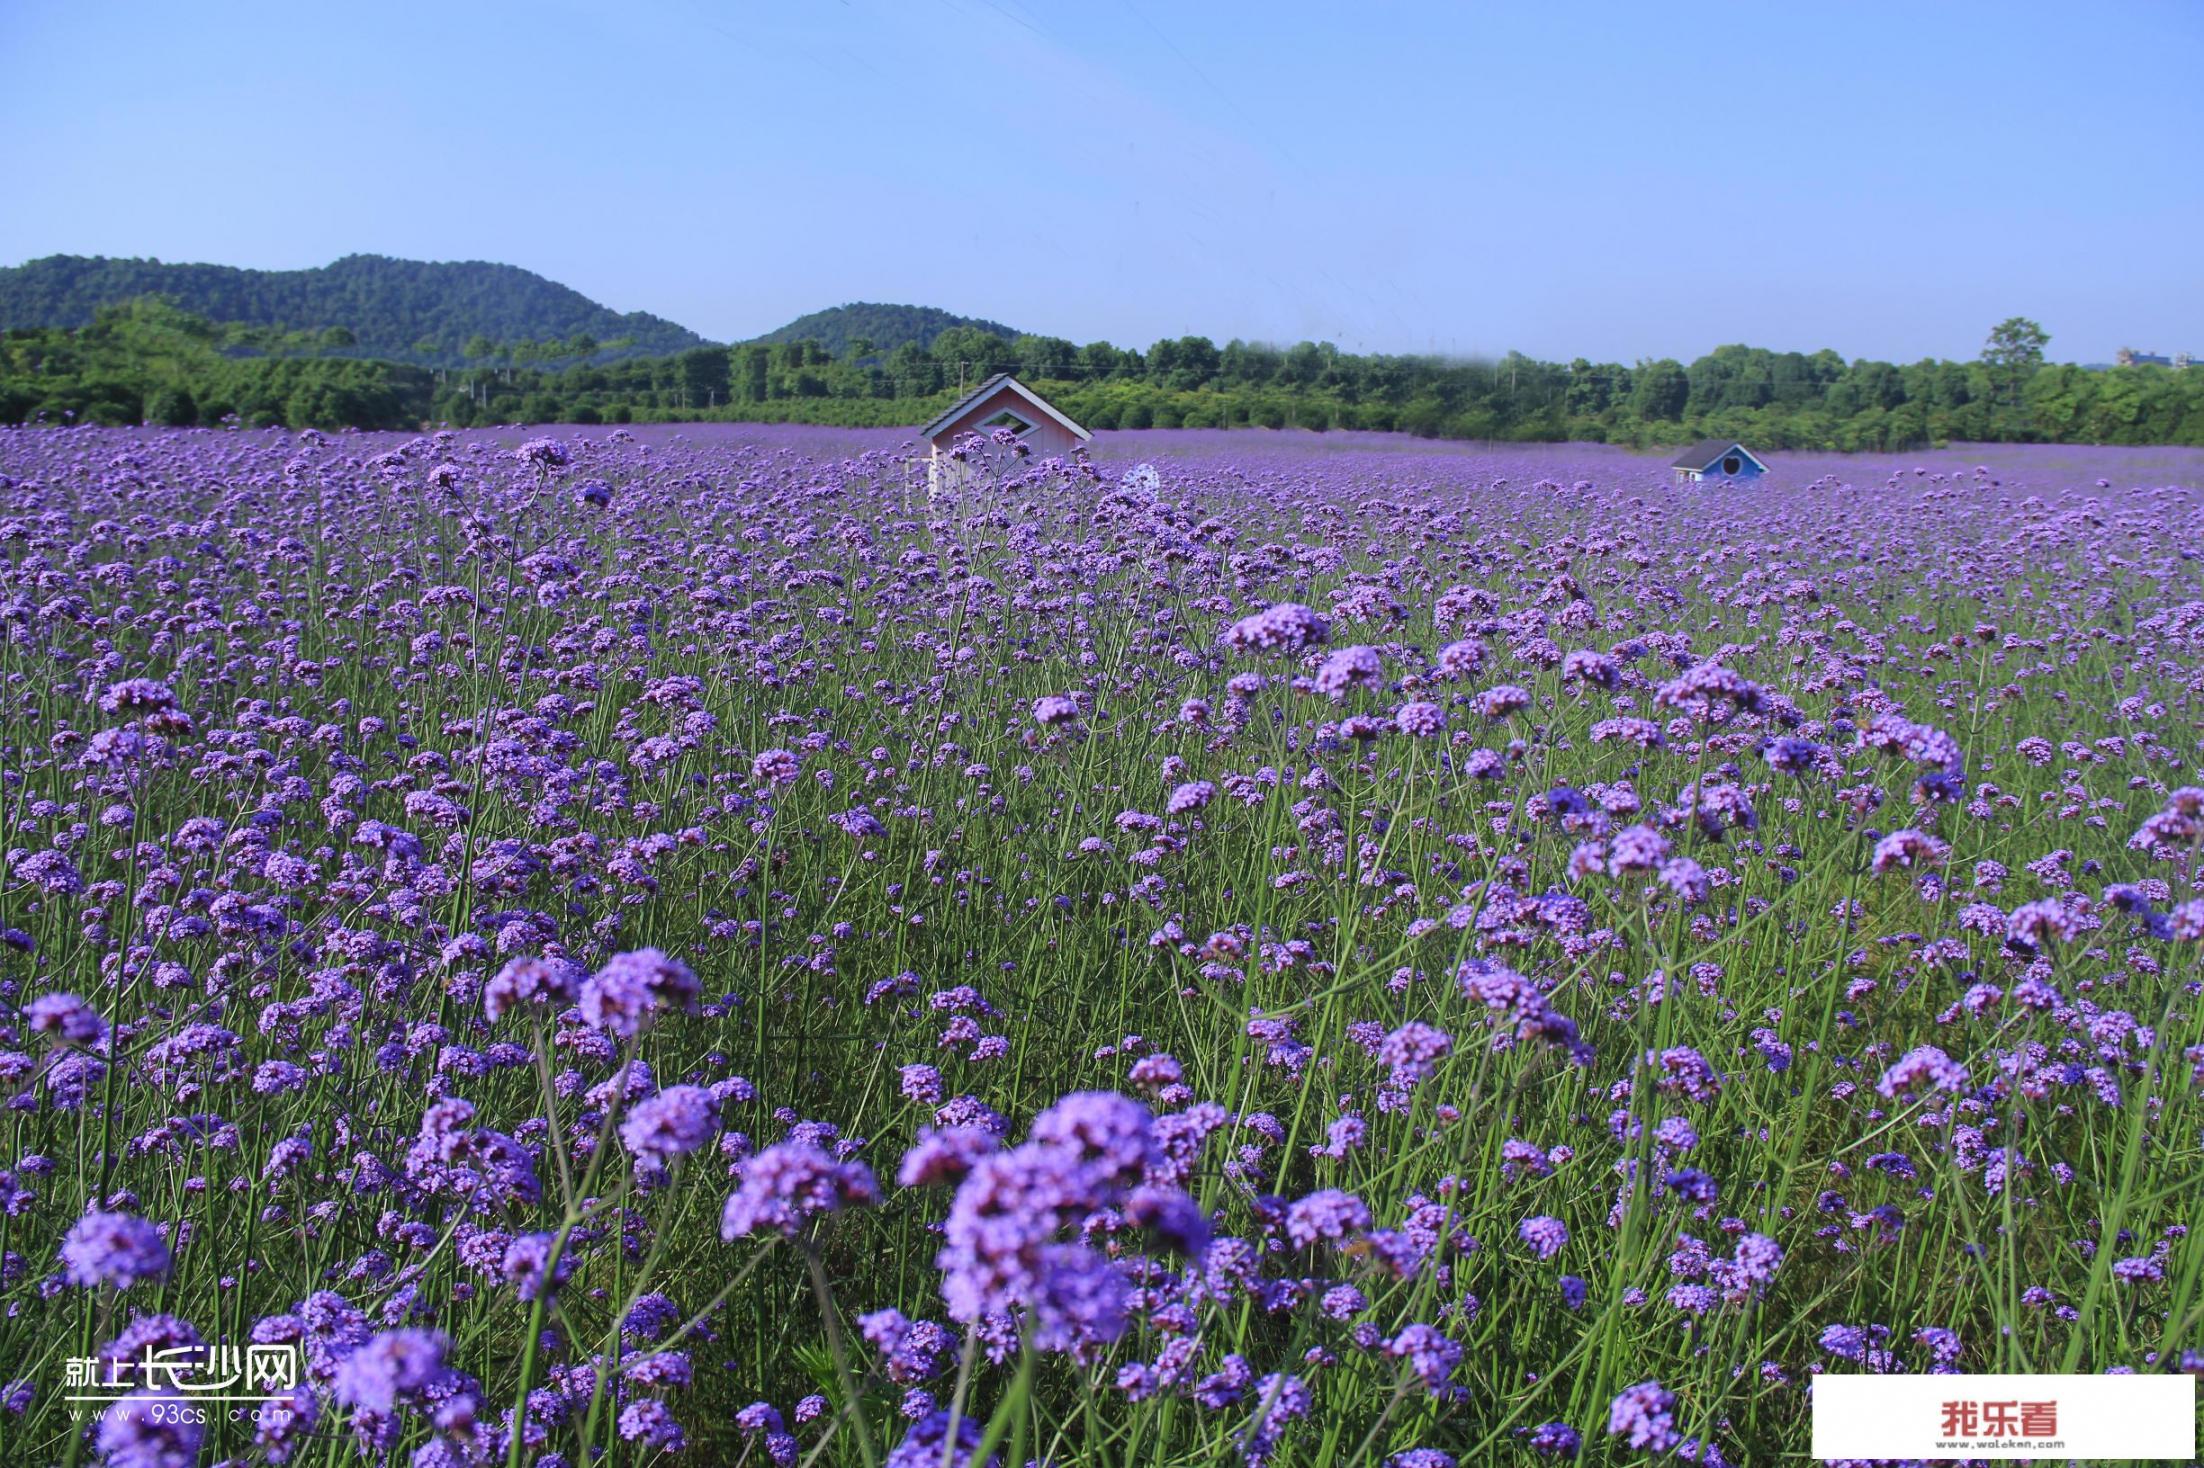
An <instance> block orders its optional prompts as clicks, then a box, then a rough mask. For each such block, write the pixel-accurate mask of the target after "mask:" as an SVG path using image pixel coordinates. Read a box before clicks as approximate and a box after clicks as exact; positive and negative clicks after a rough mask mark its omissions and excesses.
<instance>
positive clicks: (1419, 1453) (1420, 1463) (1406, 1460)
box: [1385, 1448, 1454, 1468]
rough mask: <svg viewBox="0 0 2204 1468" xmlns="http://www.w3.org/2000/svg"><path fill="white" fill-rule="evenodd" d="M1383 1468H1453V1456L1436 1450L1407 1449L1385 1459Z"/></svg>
mask: <svg viewBox="0 0 2204 1468" xmlns="http://www.w3.org/2000/svg"><path fill="white" fill-rule="evenodd" d="M1385 1468H1454V1455H1453V1454H1452V1453H1448V1452H1442V1451H1441V1450H1440V1449H1438V1448H1409V1449H1406V1450H1405V1451H1402V1452H1398V1453H1395V1454H1393V1456H1392V1457H1390V1458H1387V1459H1386V1460H1385Z"/></svg>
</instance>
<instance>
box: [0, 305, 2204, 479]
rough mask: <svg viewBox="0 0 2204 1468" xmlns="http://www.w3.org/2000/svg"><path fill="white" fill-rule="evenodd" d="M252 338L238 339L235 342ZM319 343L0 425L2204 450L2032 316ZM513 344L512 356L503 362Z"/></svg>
mask: <svg viewBox="0 0 2204 1468" xmlns="http://www.w3.org/2000/svg"><path fill="white" fill-rule="evenodd" d="M256 330H257V333H258V334H256ZM333 340H334V339H332V338H330V337H329V336H328V334H327V333H322V334H318V335H317V334H315V333H296V332H293V333H285V334H282V335H280V336H277V337H274V338H271V337H270V336H269V335H268V334H267V332H266V331H265V330H261V329H254V328H240V327H236V326H224V325H217V324H213V323H210V322H207V321H204V320H201V319H199V318H197V317H194V316H191V315H188V314H186V313H184V312H181V311H179V310H177V309H176V308H175V307H173V306H171V305H168V304H166V303H165V302H162V301H158V300H142V301H137V302H132V303H130V304H128V305H126V306H122V307H115V308H110V309H107V310H105V311H103V312H101V313H100V315H99V317H98V319H97V320H95V321H94V322H93V324H92V325H90V326H88V327H83V328H79V329H73V330H71V329H54V328H47V329H38V330H17V331H10V332H8V333H6V335H5V337H4V338H0V422H9V423H19V422H25V421H36V420H40V419H43V420H45V421H60V420H62V419H64V418H71V417H73V418H75V419H90V420H93V421H98V422H103V423H137V422H160V423H177V424H185V423H205V424H214V423H221V422H224V421H228V420H231V419H234V420H236V421H239V422H242V423H245V424H248V425H263V424H271V423H287V424H292V425H294V426H315V427H340V426H345V425H347V424H351V425H357V426H360V427H376V428H388V427H410V426H415V425H418V424H422V423H450V424H453V425H456V426H462V427H465V426H475V425H482V424H493V423H514V422H540V423H550V422H569V423H601V422H621V423H624V422H648V421H698V420H723V421H761V422H809V423H826V424H839V425H844V426H878V427H888V426H898V425H910V424H918V423H923V422H924V421H926V420H927V419H928V418H930V417H932V416H933V415H934V414H936V413H938V412H939V411H941V410H942V409H943V408H945V407H946V406H948V404H950V403H951V402H953V401H955V399H956V398H957V396H958V394H959V393H960V392H962V391H964V390H966V389H968V388H970V387H971V386H973V385H975V384H977V383H978V382H980V381H981V380H983V379H984V378H985V377H986V376H988V375H989V374H991V373H994V372H999V371H1009V372H1015V373H1017V374H1018V375H1019V376H1020V377H1021V378H1023V379H1024V380H1025V381H1027V382H1028V383H1030V384H1032V385H1034V386H1036V387H1037V388H1039V389H1040V390H1042V391H1044V392H1046V393H1047V394H1048V395H1049V396H1050V397H1051V398H1052V399H1053V400H1054V401H1056V402H1057V403H1058V404H1059V405H1060V406H1061V407H1062V408H1063V409H1064V410H1065V411H1066V412H1067V413H1070V414H1071V415H1072V416H1073V417H1075V418H1077V419H1079V420H1080V421H1081V422H1082V423H1085V424H1086V425H1087V426H1088V427H1090V428H1097V429H1108V428H1148V427H1157V428H1180V427H1185V428H1204V427H1240V426H1258V427H1270V428H1284V427H1298V428H1308V429H1317V430H1328V429H1368V430H1379V431H1386V432H1399V433H1411V434H1416V435H1420V436H1423V437H1432V438H1457V439H1491V440H1511V441H1540V440H1544V441H1556V440H1564V439H1579V440H1592V441H1605V442H1611V443H1623V444H1632V445H1638V446H1652V445H1658V444H1666V443H1674V442H1678V441H1681V440H1684V439H1689V438H1694V437H1700V436H1721V437H1734V438H1738V439H1741V440H1743V441H1745V442H1747V443H1749V444H1752V445H1754V446H1756V447H1762V448H1769V449H1841V450H1863V449H1897V448H1905V447H1911V446H1915V445H1920V444H1927V443H1936V442H1947V441H1951V440H2007V441H2049V442H2087V443H2115V444H2140V443H2164V444H2196V445H2204V369H2190V370H2181V369H2176V368H2170V367H2160V366H2136V367H2115V368H2111V369H2109V370H2102V371H2092V370H2086V369H2083V368H2079V367H2073V366H2066V365H2057V364H2049V363H2046V362H2045V361H2044V360H2043V350H2044V347H2045V346H2046V345H2047V343H2048V337H2047V336H2045V334H2044V333H2043V330H2042V328H2041V327H2039V326H2037V325H2036V324H2035V323H2033V322H2030V321H2026V320H2024V319H2022V318H2014V319H2013V320H2011V321H2008V322H2005V323H2003V324H2001V325H2000V326H1999V327H1998V328H1997V329H1996V330H1995V331H1994V332H1993V333H1992V334H1991V337H1990V339H1989V341H1988V342H1987V343H1986V344H1985V346H1984V349H1983V352H1982V354H1981V355H1980V356H1979V357H1977V358H1975V359H1973V360H1969V361H1963V362H1960V361H1942V360H1934V359H1929V360H1923V361H1919V362H1914V363H1910V364H1902V365H1901V364H1897V363H1891V362H1879V361H1874V360H1870V359H1864V358H1863V359H1858V360H1853V361H1846V360H1845V359H1844V358H1842V357H1840V356H1838V355H1837V354H1836V353H1835V352H1830V351H1821V352H1815V353H1811V354H1808V353H1801V352H1774V351H1769V350H1766V349H1764V348H1759V347H1748V346H1725V347H1719V348H1717V349H1716V350H1714V351H1712V352H1710V353H1708V354H1707V355H1705V356H1703V357H1700V358H1699V359H1697V360H1696V361H1693V362H1689V363H1685V362H1680V361H1677V360H1674V359H1670V358H1662V359H1657V360H1651V361H1640V362H1637V363H1632V364H1627V365H1626V364H1622V363H1614V362H1604V363H1601V362H1591V361H1587V360H1585V359H1583V358H1578V359H1576V360H1574V361H1571V362H1565V363H1563V362H1547V361H1541V360H1538V359H1536V358H1532V357H1527V356H1523V355H1521V354H1519V353H1511V354H1509V355H1508V356H1506V357H1502V358H1498V359H1488V360H1473V361H1464V360H1459V359H1446V358H1438V357H1425V356H1405V355H1404V356H1392V355H1357V354H1352V353H1346V352H1342V351H1340V350H1339V349H1338V348H1336V347H1334V346H1332V345H1330V344H1328V343H1321V342H1300V343H1296V344H1295V345H1293V346H1290V347H1276V346H1268V345H1263V344H1259V343H1251V342H1244V341H1232V342H1228V343H1226V344H1225V345H1223V346H1221V347H1220V346H1218V345H1216V344H1215V343H1214V342H1212V341H1210V340H1209V339H1207V338H1205V337H1194V336H1188V337H1179V338H1175V339H1171V340H1166V341H1160V342H1156V343H1154V344H1153V345H1151V346H1150V347H1148V348H1147V349H1146V350H1145V351H1138V350H1133V349H1129V348H1123V347H1118V346H1115V345H1112V344H1111V343H1109V342H1089V343H1087V344H1085V345H1078V344H1075V343H1073V342H1070V341H1066V340H1064V339H1062V338H1058V337H1046V336H1032V335H1016V336H1010V337H1004V336H1002V335H1000V334H998V333H995V332H991V331H987V330H984V329H981V328H977V327H971V326H958V327H952V328H950V329H948V330H945V331H943V332H941V333H940V334H939V335H938V336H936V337H935V338H934V340H933V341H932V343H931V344H930V345H927V346H924V347H921V346H920V345H918V344H917V343H915V342H908V343H905V344H904V345H901V346H898V347H897V348H895V349H894V350H893V351H889V352H878V351H875V350H874V349H873V345H872V343H871V342H869V341H867V340H865V339H864V338H861V337H860V338H855V339H853V340H851V341H850V342H848V343H847V345H846V347H845V349H844V350H843V351H842V352H840V353H835V352H832V351H830V350H829V349H828V348H827V347H826V346H824V345H823V344H821V343H819V342H816V341H809V340H803V341H791V342H771V343H766V342H754V343H744V344H740V345H737V346H733V347H718V346H705V347H695V348H691V349H689V350H687V351H682V352H676V353H672V354H669V355H663V356H648V357H629V358H625V359H620V360H615V361H597V360H590V359H589V353H588V351H587V350H586V348H587V347H588V346H589V345H591V342H590V341H589V339H587V338H586V337H585V338H584V339H583V340H580V341H568V342H554V343H521V344H511V345H500V344H498V343H494V342H491V341H489V340H488V339H487V338H482V339H479V340H476V341H472V342H469V343H467V344H465V347H464V349H463V360H464V362H465V364H466V365H463V366H460V367H437V368H426V367H417V366H410V365H405V364H399V363H390V362H380V361H372V360H363V359H360V358H357V357H352V356H345V355H333V353H340V352H342V351H344V350H345V349H344V348H343V347H342V346H341V345H335V344H332V342H333ZM523 348H525V350H524V349H523Z"/></svg>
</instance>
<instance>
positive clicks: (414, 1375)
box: [331, 1327, 451, 1412]
mask: <svg viewBox="0 0 2204 1468" xmlns="http://www.w3.org/2000/svg"><path fill="white" fill-rule="evenodd" d="M450 1349H451V1340H450V1338H449V1337H447V1336H446V1335H445V1334H444V1333H443V1332H442V1331H439V1330H426V1329H422V1328H419V1327H407V1328H405V1329H401V1330H386V1331H381V1332H378V1333H377V1334H376V1335H374V1336H371V1337H370V1338H369V1339H368V1341H367V1343H366V1344H365V1345H362V1346H361V1347H360V1348H359V1349H358V1350H356V1351H354V1352H352V1354H350V1355H349V1356H346V1357H345V1358H344V1360H343V1361H341V1362H340V1363H338V1366H337V1375H336V1380H335V1381H334V1382H333V1383H331V1390H332V1391H334V1392H335V1394H336V1397H337V1400H338V1401H340V1402H343V1403H344V1404H345V1405H346V1406H348V1407H353V1408H357V1409H360V1410H364V1411H369V1412H389V1411H390V1410H391V1409H392V1408H393V1407H395V1406H396V1405H397V1403H398V1401H399V1399H400V1398H402V1397H411V1396H413V1395H414V1394H415V1393H417V1392H419V1391H421V1390H422V1389H423V1388H424V1387H427V1386H429V1385H431V1384H432V1383H434V1382H435V1381H436V1380H438V1379H439V1378H440V1377H442V1376H443V1374H444V1370H445V1367H444V1358H445V1355H446V1354H447V1353H448V1352H449V1351H450Z"/></svg>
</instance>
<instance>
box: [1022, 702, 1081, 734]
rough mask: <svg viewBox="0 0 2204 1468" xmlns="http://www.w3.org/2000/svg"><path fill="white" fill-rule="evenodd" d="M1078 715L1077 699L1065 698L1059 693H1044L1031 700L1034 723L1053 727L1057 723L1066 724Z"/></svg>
mask: <svg viewBox="0 0 2204 1468" xmlns="http://www.w3.org/2000/svg"><path fill="white" fill-rule="evenodd" d="M1078 717H1079V704H1078V702H1077V700H1075V699H1070V698H1066V697H1065V696H1064V695H1063V694H1061V693H1050V694H1045V695H1043V696H1042V697H1040V698H1037V699H1035V700H1034V701H1033V722H1034V723H1036V724H1041V725H1044V726H1046V727H1049V728H1054V727H1055V726H1056V725H1058V724H1068V723H1070V722H1071V721H1072V720H1074V719H1076V718H1078Z"/></svg>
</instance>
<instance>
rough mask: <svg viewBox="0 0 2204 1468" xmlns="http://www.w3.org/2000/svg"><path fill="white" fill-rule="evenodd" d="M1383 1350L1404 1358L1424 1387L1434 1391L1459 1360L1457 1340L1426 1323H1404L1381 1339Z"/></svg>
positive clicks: (1460, 1354) (1459, 1350)
mask: <svg viewBox="0 0 2204 1468" xmlns="http://www.w3.org/2000/svg"><path fill="white" fill-rule="evenodd" d="M1385 1354H1386V1355H1388V1356H1392V1357H1395V1358H1397V1359H1400V1360H1404V1361H1406V1362H1407V1363H1408V1365H1409V1368H1410V1369H1411V1370H1413V1371H1414V1372H1415V1373H1416V1375H1417V1376H1418V1377H1419V1378H1421V1380H1422V1381H1423V1386H1424V1390H1425V1391H1428V1392H1430V1393H1432V1394H1433V1395H1437V1394H1439V1393H1440V1392H1442V1391H1444V1390H1445V1387H1446V1379H1447V1377H1449V1376H1451V1375H1452V1374H1453V1372H1454V1368H1455V1367H1456V1366H1458V1365H1460V1364H1461V1360H1462V1347H1461V1344H1460V1343H1459V1342H1457V1341H1455V1340H1454V1339H1452V1338H1451V1337H1449V1336H1447V1335H1445V1334H1443V1333H1441V1332H1440V1331H1439V1330H1437V1329H1436V1328H1434V1327H1432V1326H1429V1325H1422V1324H1417V1325H1409V1326H1404V1327H1403V1328H1402V1329H1401V1331H1400V1333H1399V1334H1398V1335H1395V1336H1394V1337H1393V1338H1392V1339H1391V1340H1389V1341H1387V1342H1386V1343H1385Z"/></svg>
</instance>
